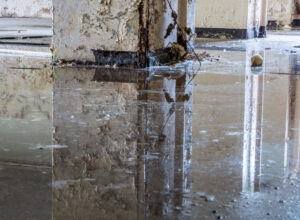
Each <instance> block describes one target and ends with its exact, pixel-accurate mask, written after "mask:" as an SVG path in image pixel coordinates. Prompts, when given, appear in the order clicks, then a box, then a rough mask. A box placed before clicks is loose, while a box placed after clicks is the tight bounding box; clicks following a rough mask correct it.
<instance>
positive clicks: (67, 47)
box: [53, 0, 140, 61]
mask: <svg viewBox="0 0 300 220" xmlns="http://www.w3.org/2000/svg"><path fill="white" fill-rule="evenodd" d="M139 4H140V0H134V1H132V0H123V1H116V0H104V1H100V2H99V1H97V2H96V3H95V2H94V1H93V0H65V1H61V0H53V8H54V10H53V11H54V12H53V29H54V36H53V42H54V46H55V52H56V54H57V57H58V58H61V59H68V60H70V59H80V60H90V61H95V57H94V55H93V53H92V51H91V50H92V49H99V50H110V51H133V52H136V51H138V48H139V47H138V46H139V36H138V31H139V13H138V6H139Z"/></svg>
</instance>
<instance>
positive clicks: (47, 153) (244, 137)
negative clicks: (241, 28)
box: [0, 32, 300, 220]
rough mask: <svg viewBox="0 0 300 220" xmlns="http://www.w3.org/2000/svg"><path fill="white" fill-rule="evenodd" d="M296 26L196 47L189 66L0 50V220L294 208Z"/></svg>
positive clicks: (233, 215) (298, 183)
mask: <svg viewBox="0 0 300 220" xmlns="http://www.w3.org/2000/svg"><path fill="white" fill-rule="evenodd" d="M299 34H300V33H299V32H295V33H293V35H291V34H289V33H284V32H280V33H278V32H275V33H273V34H272V35H269V38H267V39H262V40H249V41H227V42H209V43H206V44H201V45H197V48H198V51H199V52H203V51H204V50H205V51H207V52H208V53H209V54H210V55H211V56H212V58H211V59H212V60H213V62H211V60H210V59H207V60H206V61H204V62H203V63H202V67H201V68H200V69H198V68H199V65H198V64H197V63H193V62H187V63H185V64H182V65H180V66H178V67H177V68H172V69H170V68H163V67H160V68H152V69H150V70H147V71H145V70H138V71H137V70H129V69H107V68H96V69H92V68H88V69H87V68H55V69H52V68H50V67H49V64H50V62H51V60H50V58H49V57H48V55H47V53H48V52H47V51H43V50H42V51H41V50H40V49H39V48H36V47H26V50H27V51H29V52H28V53H23V54H22V55H20V54H13V53H12V54H7V53H4V52H3V53H1V51H0V63H1V68H0V219H1V220H2V219H4V220H15V219H53V220H67V219H80V220H81V219H104V220H105V219H110V220H111V219H299V218H300V177H299V174H300V173H299V166H300V130H299V129H300V68H299V66H300V63H299V60H300V49H299V48H298V46H299V45H300V38H299ZM295 36H296V37H295ZM6 49H7V50H16V51H21V50H20V48H16V49H15V48H9V46H7V48H6ZM22 51H23V50H22ZM30 51H35V52H39V53H42V54H35V55H34V56H33V55H32V54H30ZM18 53H19V52H18ZM256 53H259V54H261V55H262V56H263V57H264V61H265V62H264V66H263V67H260V68H251V67H250V58H251V56H252V54H256ZM195 73H197V76H196V77H195V78H194V80H193V81H191V79H192V76H193V74H195Z"/></svg>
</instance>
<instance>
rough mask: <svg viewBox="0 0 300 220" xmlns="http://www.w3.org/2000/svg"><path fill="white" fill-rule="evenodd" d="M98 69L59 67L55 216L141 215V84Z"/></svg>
mask: <svg viewBox="0 0 300 220" xmlns="http://www.w3.org/2000/svg"><path fill="white" fill-rule="evenodd" d="M97 71H100V72H101V71H102V72H103V75H104V77H103V78H102V77H99V75H97V74H95V70H92V69H88V70H87V69H73V68H72V69H58V74H57V77H56V79H55V85H54V102H53V103H54V119H53V124H54V128H55V133H54V139H55V142H56V144H57V146H59V147H60V149H55V150H54V152H53V220H60V219H99V218H101V219H104V220H105V219H121V218H124V219H138V218H137V210H136V208H137V207H138V205H137V203H138V201H137V196H136V195H137V188H136V186H135V163H134V161H135V154H136V147H137V140H136V138H137V128H136V121H137V119H136V118H137V117H136V116H137V111H136V107H137V94H138V93H137V86H136V83H132V82H126V81H125V82H123V80H124V78H125V77H124V78H122V77H123V76H124V75H122V74H121V76H119V75H118V76H116V78H113V77H111V75H109V74H107V75H106V74H105V73H106V72H108V70H106V69H102V70H101V69H99V70H97ZM125 73H126V72H123V74H125ZM127 76H129V75H127ZM110 77H111V78H110ZM109 79H111V81H109ZM94 81H97V82H94ZM103 81H106V82H105V83H104V82H103Z"/></svg>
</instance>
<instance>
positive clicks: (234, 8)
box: [196, 0, 266, 39]
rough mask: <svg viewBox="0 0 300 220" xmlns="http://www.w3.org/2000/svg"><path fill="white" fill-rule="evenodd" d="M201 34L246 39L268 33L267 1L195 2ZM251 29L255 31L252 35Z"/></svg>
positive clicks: (229, 0) (197, 29)
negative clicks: (249, 32) (266, 27)
mask: <svg viewBox="0 0 300 220" xmlns="http://www.w3.org/2000/svg"><path fill="white" fill-rule="evenodd" d="M196 8H197V11H196V14H197V15H196V32H197V34H198V36H199V37H209V38H223V39H228V38H229V39H231V38H247V37H262V36H264V35H265V26H266V24H265V22H264V20H266V19H265V14H266V0H250V1H249V0H240V1H236V0H219V1H217V2H216V1H210V0H199V1H197V5H196ZM248 30H250V31H251V30H254V34H253V35H252V36H251V35H249V34H248Z"/></svg>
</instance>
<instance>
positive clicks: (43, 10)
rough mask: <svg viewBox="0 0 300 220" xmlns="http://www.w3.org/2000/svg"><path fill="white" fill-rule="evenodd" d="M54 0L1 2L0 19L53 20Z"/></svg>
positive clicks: (8, 0) (5, 0) (9, 0)
mask: <svg viewBox="0 0 300 220" xmlns="http://www.w3.org/2000/svg"><path fill="white" fill-rule="evenodd" d="M51 10H52V0H22V1H20V0H1V1H0V17H35V18H49V19H50V18H52V12H51Z"/></svg>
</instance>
